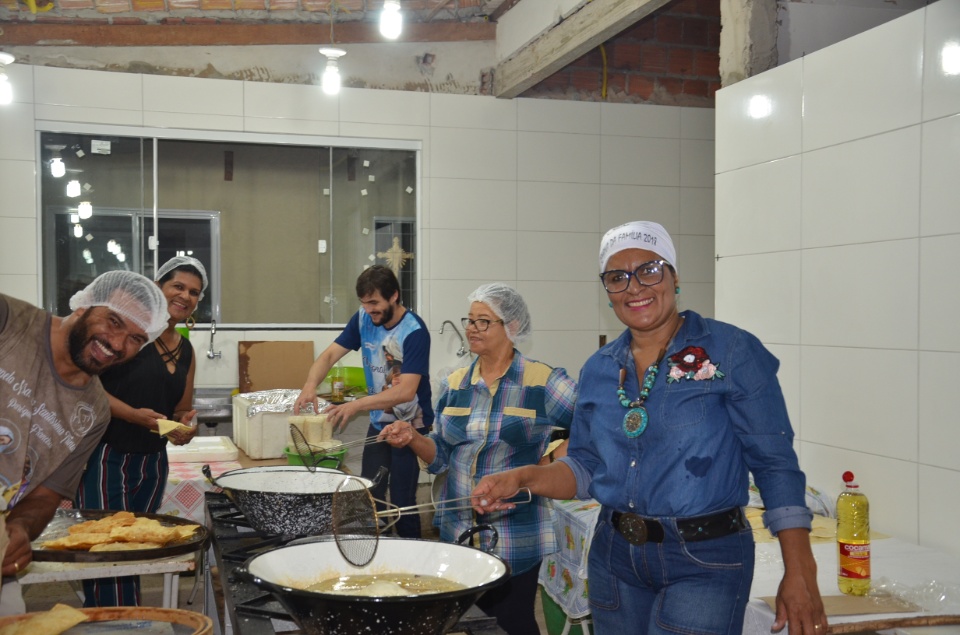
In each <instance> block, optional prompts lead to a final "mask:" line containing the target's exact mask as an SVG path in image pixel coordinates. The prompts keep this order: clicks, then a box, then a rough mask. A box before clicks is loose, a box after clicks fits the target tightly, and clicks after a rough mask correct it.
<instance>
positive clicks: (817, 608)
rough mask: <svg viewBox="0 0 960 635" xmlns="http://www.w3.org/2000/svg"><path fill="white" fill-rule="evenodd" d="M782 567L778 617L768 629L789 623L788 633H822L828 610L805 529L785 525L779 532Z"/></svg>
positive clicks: (780, 628)
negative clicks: (822, 595) (782, 557)
mask: <svg viewBox="0 0 960 635" xmlns="http://www.w3.org/2000/svg"><path fill="white" fill-rule="evenodd" d="M777 538H778V539H779V540H780V548H781V550H782V551H783V556H784V565H785V571H784V574H783V580H781V581H780V587H779V588H778V589H777V617H776V620H775V621H774V623H773V628H772V629H771V631H772V632H774V633H779V632H780V631H781V630H783V627H784V626H789V631H788V632H789V635H824V634H825V633H826V632H827V627H828V624H827V614H826V612H825V611H824V609H823V600H822V599H821V598H820V589H819V588H818V586H817V564H816V560H814V559H813V553H812V551H811V550H810V537H809V532H808V531H807V530H806V529H801V528H795V529H784V530H782V531H781V532H780V533H779V534H778V535H777Z"/></svg>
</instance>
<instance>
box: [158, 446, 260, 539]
mask: <svg viewBox="0 0 960 635" xmlns="http://www.w3.org/2000/svg"><path fill="white" fill-rule="evenodd" d="M204 465H209V466H210V472H211V473H212V474H213V476H214V478H216V477H217V476H219V475H220V474H223V473H224V472H228V471H230V470H239V469H240V467H241V466H240V464H239V463H237V462H236V461H218V462H212V463H171V464H170V474H169V475H168V476H167V487H166V489H165V490H164V492H163V502H162V503H161V504H160V509H158V510H157V513H158V514H170V515H171V516H180V517H181V518H189V519H190V520H192V521H194V522H197V523H201V524H203V522H204V518H203V513H204V512H203V494H204V492H207V491H210V490H212V489H214V487H213V485H211V484H210V482H209V481H208V480H207V477H205V476H204V475H203V473H202V472H201V471H200V470H201V469H202V468H203V466H204Z"/></svg>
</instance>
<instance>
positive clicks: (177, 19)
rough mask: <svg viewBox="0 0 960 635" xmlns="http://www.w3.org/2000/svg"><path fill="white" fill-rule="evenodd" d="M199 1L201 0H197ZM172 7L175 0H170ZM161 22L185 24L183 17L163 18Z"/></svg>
mask: <svg viewBox="0 0 960 635" xmlns="http://www.w3.org/2000/svg"><path fill="white" fill-rule="evenodd" d="M199 3H200V0H197V4H199ZM170 8H171V9H172V8H173V0H170ZM160 24H183V18H163V19H162V20H160Z"/></svg>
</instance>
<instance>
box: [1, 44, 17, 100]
mask: <svg viewBox="0 0 960 635" xmlns="http://www.w3.org/2000/svg"><path fill="white" fill-rule="evenodd" d="M15 59H16V58H15V57H14V56H13V55H10V54H9V53H4V52H2V51H0V105H4V106H6V105H7V104H10V103H12V102H13V85H12V84H11V83H10V78H9V77H7V73H6V72H5V71H4V67H5V66H6V65H7V64H13V60H15Z"/></svg>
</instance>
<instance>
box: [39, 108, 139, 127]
mask: <svg viewBox="0 0 960 635" xmlns="http://www.w3.org/2000/svg"><path fill="white" fill-rule="evenodd" d="M36 116H37V119H42V120H48V121H69V122H79V123H93V124H105V125H108V126H142V125H143V111H142V110H119V109H116V108H97V107H93V106H61V105H51V104H37V110H36Z"/></svg>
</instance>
